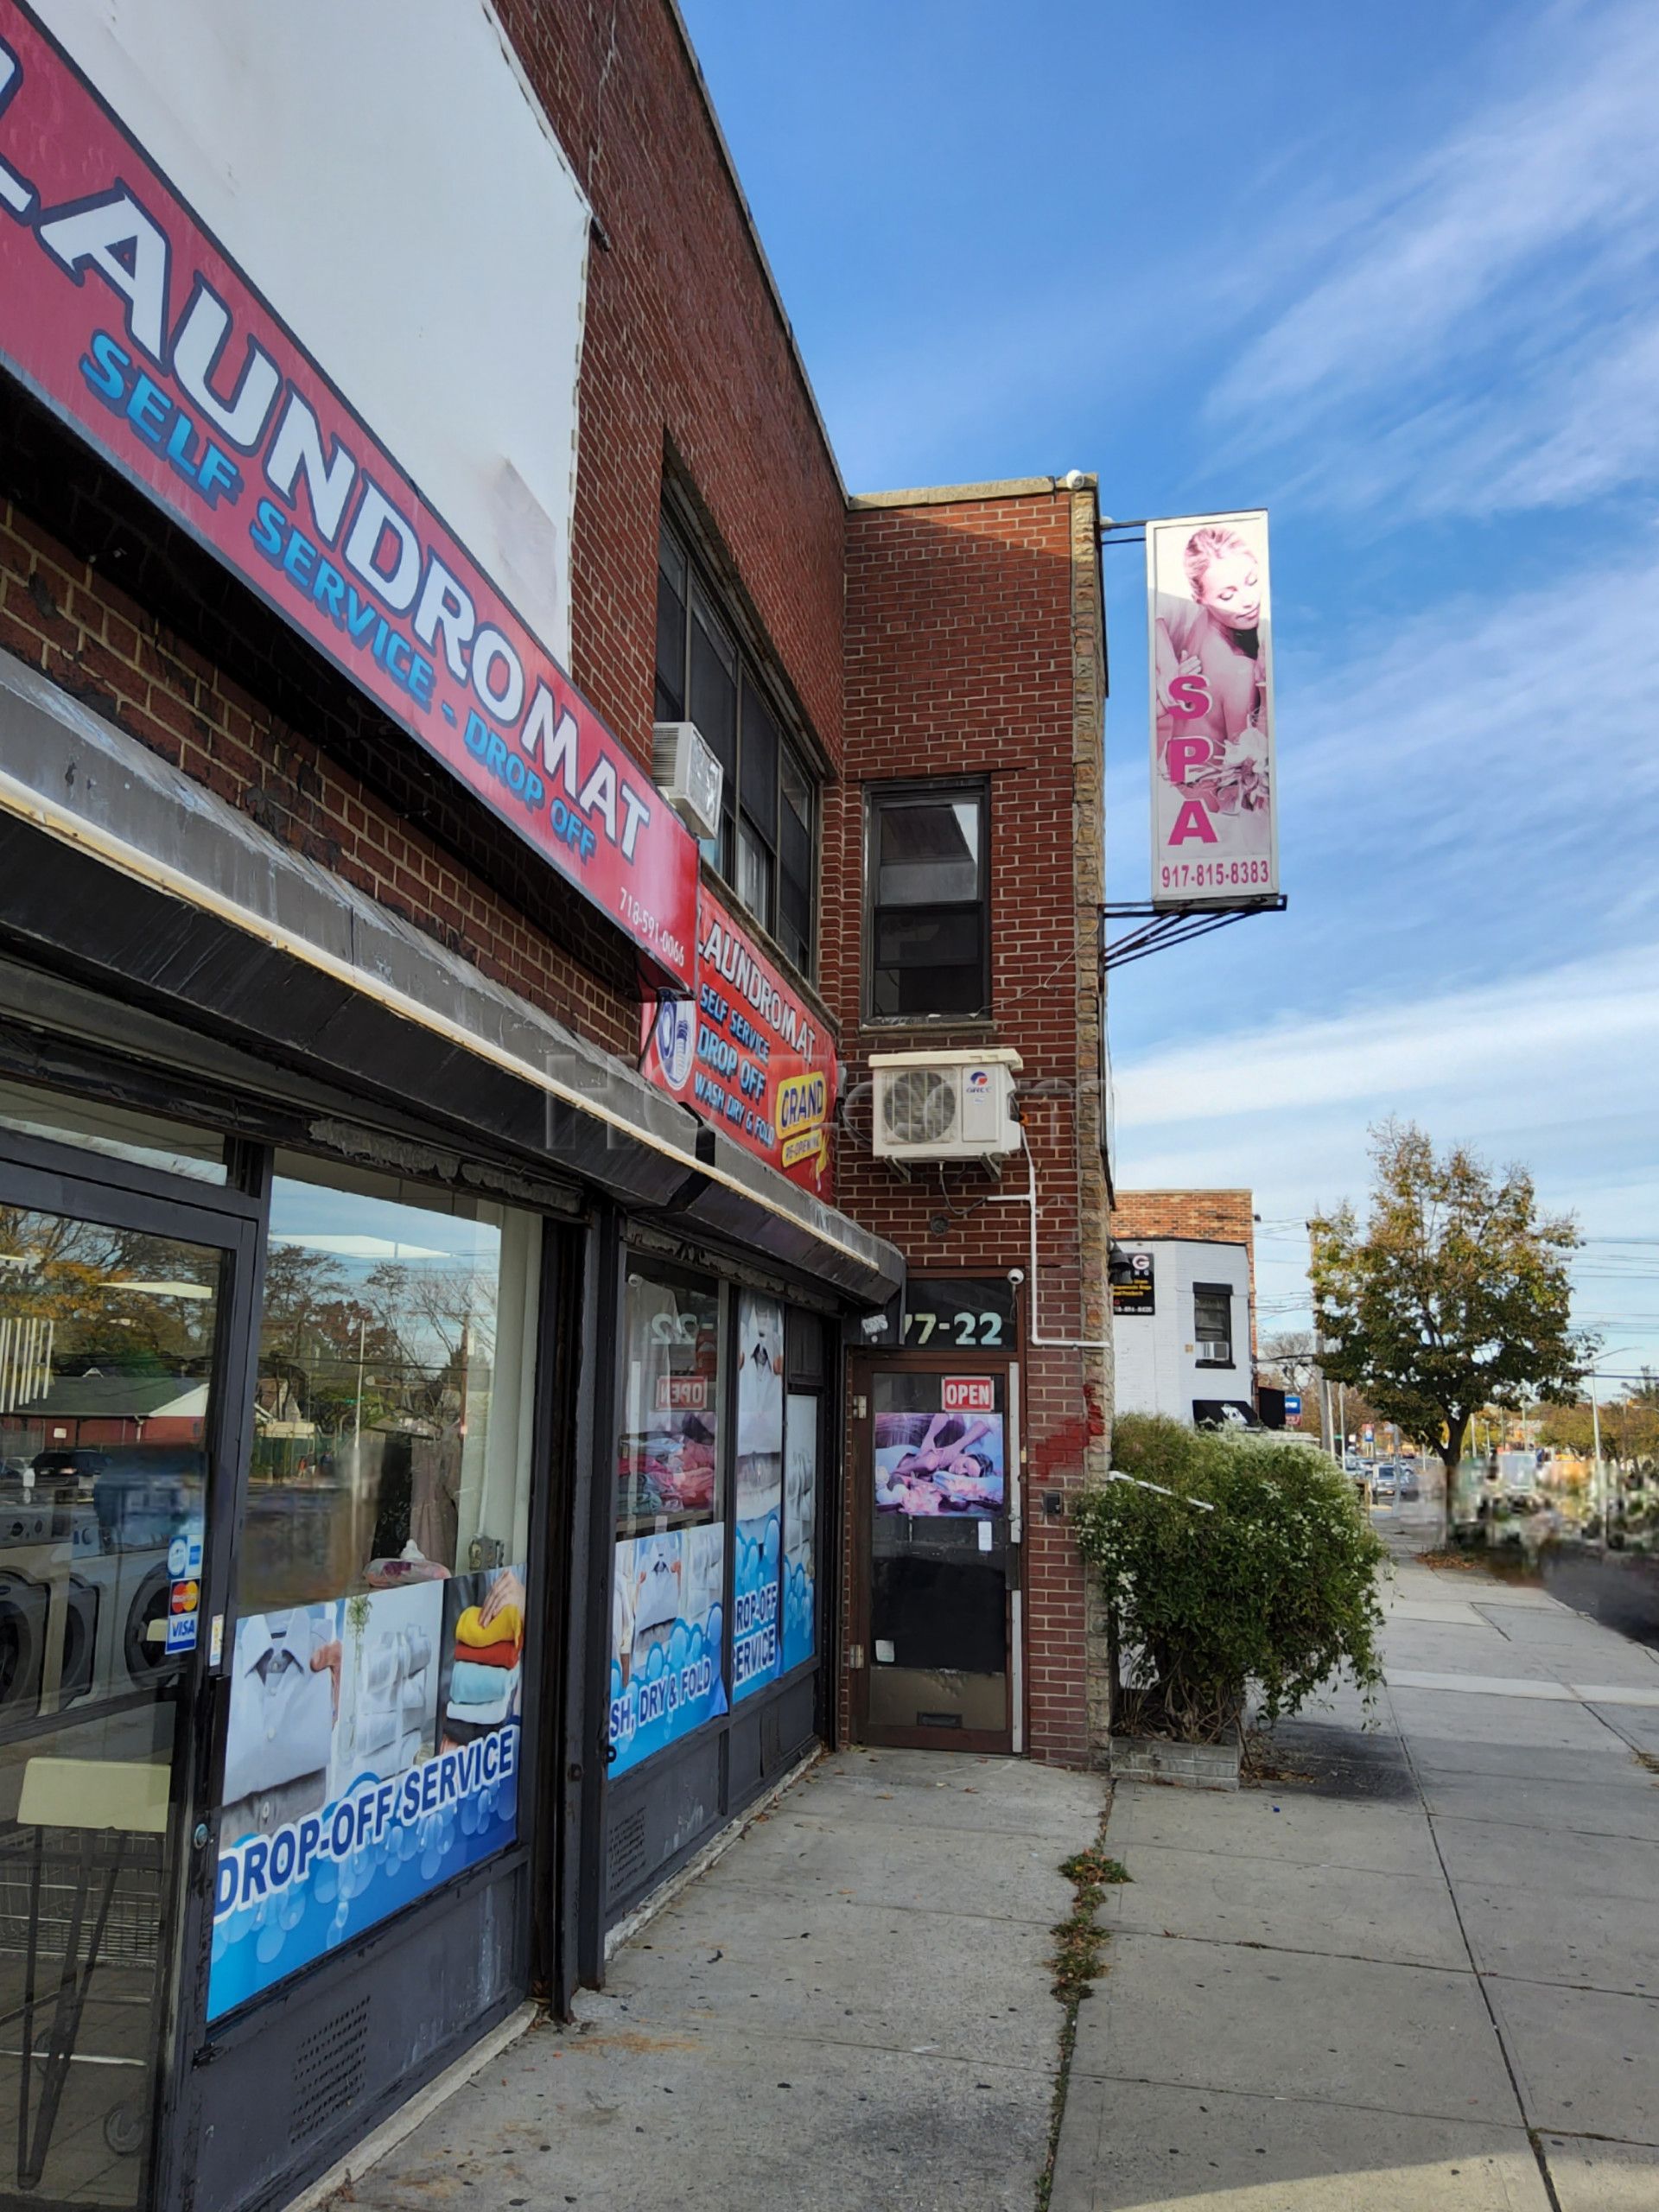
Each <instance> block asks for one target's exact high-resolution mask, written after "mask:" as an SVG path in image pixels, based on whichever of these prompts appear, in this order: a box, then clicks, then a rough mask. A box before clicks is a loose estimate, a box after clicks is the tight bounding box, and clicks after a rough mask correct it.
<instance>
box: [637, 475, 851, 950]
mask: <svg viewBox="0 0 1659 2212" xmlns="http://www.w3.org/2000/svg"><path fill="white" fill-rule="evenodd" d="M664 548H667V549H669V550H670V552H671V556H672V557H673V560H674V562H675V563H676V565H677V569H678V572H679V573H678V576H677V577H675V576H670V579H669V580H670V582H671V585H673V586H674V587H675V588H676V589H677V595H678V605H677V608H675V609H674V610H673V613H671V614H665V605H664V590H663V580H664V575H666V574H667V573H668V561H667V559H666V558H665V555H664ZM699 626H701V628H702V631H703V632H705V633H706V635H707V636H708V637H709V639H710V640H711V641H712V642H713V644H714V645H715V658H716V659H719V660H721V662H722V664H725V663H726V655H725V654H724V653H721V652H720V650H719V648H720V647H721V646H722V645H723V646H724V647H726V648H728V651H729V655H730V658H729V664H728V665H729V672H730V675H731V680H732V689H733V695H734V696H733V710H732V728H731V732H730V735H729V739H728V737H727V735H726V734H725V733H724V732H723V731H720V732H716V731H715V730H713V729H712V728H704V726H703V724H702V722H700V721H698V717H697V703H698V702H697V699H696V691H695V675H696V644H697V632H698V629H699ZM676 633H677V644H678V654H679V667H678V670H677V672H676V671H673V670H668V671H664V661H663V655H664V651H665V650H670V651H671V649H672V647H673V645H675V643H676ZM747 634H748V632H747V626H746V625H745V624H743V623H742V622H741V621H740V620H738V618H737V615H736V613H735V612H734V608H733V607H732V603H731V600H730V596H729V594H726V593H723V592H721V590H720V588H718V586H717V585H716V584H715V582H714V581H713V580H712V578H711V576H710V575H709V569H708V567H707V565H706V563H703V562H702V560H700V559H699V557H698V555H697V552H696V547H695V544H694V543H693V540H692V537H691V534H690V531H687V530H686V529H685V528H684V527H683V524H681V523H680V522H679V521H678V519H677V517H676V516H675V514H674V513H673V512H671V510H670V509H669V508H668V507H666V506H665V507H664V510H663V512H662V514H661V516H660V518H659V520H658V612H657V646H656V653H657V660H656V679H655V680H656V690H655V704H654V708H653V712H654V713H655V715H656V716H657V719H658V721H663V720H671V721H694V722H697V723H698V728H700V729H702V734H703V736H704V738H705V739H706V740H707V741H709V744H710V746H711V747H713V749H714V751H715V753H716V755H717V756H718V757H719V758H720V760H721V766H722V767H723V768H724V770H725V780H724V787H723V790H722V791H721V823H720V832H719V835H718V836H715V837H713V838H709V839H708V840H706V841H705V842H703V843H702V846H701V848H700V849H701V851H702V856H703V858H704V859H705V860H706V861H708V862H709V866H710V867H711V868H713V869H714V871H715V874H716V875H717V876H718V877H719V878H720V880H721V882H722V883H723V884H724V885H725V887H726V888H727V889H728V891H729V892H730V893H731V895H732V897H733V899H734V900H735V902H736V903H737V905H738V906H740V907H741V909H742V911H743V912H744V913H745V914H746V915H747V916H748V918H750V919H751V920H752V921H753V922H754V923H755V924H756V925H758V926H759V927H760V929H761V930H762V931H764V932H765V934H766V938H767V939H768V940H769V942H770V943H771V944H774V945H776V947H777V948H778V950H779V951H780V952H781V953H782V954H783V956H784V957H785V960H786V961H788V962H789V963H790V964H791V966H792V967H793V968H794V969H796V971H797V972H798V974H799V975H801V976H804V978H805V980H806V981H807V982H809V983H812V982H816V981H817V963H818V949H819V929H818V887H819V880H820V868H821V849H822V842H823V840H822V832H823V778H822V777H821V776H820V775H819V773H818V772H817V768H816V766H814V764H813V760H812V756H811V753H810V751H809V749H808V747H806V745H805V744H804V742H803V741H802V733H801V732H800V731H799V729H798V724H797V722H796V719H795V717H794V716H793V715H791V713H790V712H789V711H788V710H787V709H786V708H785V706H784V704H783V702H782V698H781V691H782V686H781V685H780V684H779V682H778V681H777V679H776V677H775V674H774V672H773V671H772V667H771V665H770V664H768V662H767V661H766V658H764V657H763V656H762V655H761V654H760V653H758V652H756V651H755V650H754V649H753V647H752V646H751V645H748V644H747V642H746V640H747ZM676 674H677V681H676V680H675V678H676ZM751 725H753V736H751V735H750V730H751ZM746 742H747V743H749V744H751V745H753V746H756V747H759V746H760V745H762V744H764V745H765V746H766V748H767V749H768V750H770V751H772V761H771V773H770V783H771V789H770V791H769V793H764V794H763V793H760V792H759V791H758V790H757V784H758V783H759V782H760V781H764V780H765V771H764V769H762V771H761V774H760V778H757V777H756V775H755V774H754V773H753V769H754V767H755V766H756V763H755V760H754V759H753V755H752V756H751V758H750V760H748V761H747V763H746V760H745V745H746ZM728 751H729V753H730V758H729V760H728V758H727V753H728ZM746 766H748V767H749V768H750V770H751V773H750V775H749V777H748V789H747V791H746V789H745V773H744V772H745V767H746ZM791 779H792V780H793V782H794V784H795V785H796V788H797V789H798V791H800V792H802V793H804V797H805V800H806V809H807V817H808V818H807V819H806V822H805V823H804V829H805V842H806V861H807V874H806V877H805V879H804V881H803V880H800V878H799V876H798V871H795V870H793V869H791V872H790V874H789V877H788V880H787V884H786V882H785V872H784V866H785V864H784V855H785V846H786V842H787V843H789V844H792V845H793V846H794V847H795V848H796V849H797V850H798V848H799V844H800V836H799V829H800V826H801V815H800V810H799V809H798V807H795V806H793V805H792V804H791V800H790V798H789V797H788V796H787V791H788V787H789V785H790V783H791ZM757 799H760V801H761V803H760V804H757ZM766 800H769V803H770V804H769V810H770V815H771V819H770V820H769V821H768V820H766V819H765V818H763V817H764V816H765V814H766V811H767V806H766V804H765V802H766ZM785 810H788V812H789V813H790V815H791V816H792V818H793V819H792V824H791V823H786V822H785ZM746 855H758V860H759V867H760V873H761V875H762V878H763V881H762V883H761V886H760V897H759V899H756V898H754V897H753V895H749V896H746V895H745V885H744V874H745V857H746ZM748 888H749V890H750V891H751V893H752V892H753V886H752V885H751V886H750V887H748ZM786 891H787V892H788V893H790V894H791V895H790V896H789V898H788V905H789V906H790V908H791V909H792V910H793V911H791V912H785V900H786ZM803 898H804V909H805V911H804V924H805V926H804V929H803V928H802V927H801V921H802V919H803V917H802V916H801V914H800V912H799V908H800V906H801V905H802V901H803Z"/></svg>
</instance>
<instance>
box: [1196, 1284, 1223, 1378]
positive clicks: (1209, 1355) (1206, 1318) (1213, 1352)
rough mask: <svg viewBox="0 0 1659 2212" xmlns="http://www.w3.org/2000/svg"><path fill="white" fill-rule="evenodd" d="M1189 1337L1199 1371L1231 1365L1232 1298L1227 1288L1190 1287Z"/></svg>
mask: <svg viewBox="0 0 1659 2212" xmlns="http://www.w3.org/2000/svg"><path fill="white" fill-rule="evenodd" d="M1192 1335H1193V1339H1194V1343H1195V1345H1196V1356H1197V1360H1198V1365H1199V1366H1200V1367H1230V1366H1231V1365H1232V1363H1233V1294H1232V1288H1231V1286H1230V1284H1227V1283H1224V1282H1195V1283H1194V1284H1193V1286H1192Z"/></svg>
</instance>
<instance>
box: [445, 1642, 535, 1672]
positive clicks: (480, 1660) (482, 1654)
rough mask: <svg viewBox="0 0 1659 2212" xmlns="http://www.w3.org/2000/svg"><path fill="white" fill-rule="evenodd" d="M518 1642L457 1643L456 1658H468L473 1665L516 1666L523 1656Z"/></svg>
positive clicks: (521, 1646)
mask: <svg viewBox="0 0 1659 2212" xmlns="http://www.w3.org/2000/svg"><path fill="white" fill-rule="evenodd" d="M523 1654H524V1646H523V1645H522V1644H520V1643H483V1644H479V1643H457V1644H456V1646H455V1656H456V1658H457V1659H466V1660H469V1661H470V1662H471V1663H472V1664H473V1665H474V1667H516V1666H517V1665H518V1662H519V1659H520V1658H521V1657H522V1656H523Z"/></svg>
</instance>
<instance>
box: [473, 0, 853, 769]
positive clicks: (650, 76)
mask: <svg viewBox="0 0 1659 2212" xmlns="http://www.w3.org/2000/svg"><path fill="white" fill-rule="evenodd" d="M501 15H502V18H503V21H504V22H505V26H506V29H507V30H508V33H509V35H511V36H512V40H513V42H514V44H515V45H516V46H517V48H518V53H519V55H520V58H521V59H522V60H523V62H524V67H525V69H526V71H527V73H528V74H529V76H530V79H531V83H532V84H533V85H534V86H535V87H536V89H537V92H538V93H539V95H540V97H541V99H542V101H543V105H544V106H545V107H546V109H547V111H548V114H549V117H550V120H551V122H552V124H553V127H554V129H555V130H556V132H557V133H558V136H559V139H560V143H562V144H563V147H564V149H565V151H566V152H567V154H569V157H570V159H571V161H572V162H573V163H574V164H575V170H576V174H577V175H578V177H579V178H580V179H581V180H582V183H583V185H584V186H585V188H586V189H587V192H588V198H589V200H591V202H592V204H593V208H594V214H595V216H596V218H597V219H598V221H599V223H600V224H601V226H602V230H603V233H604V237H605V238H606V239H607V241H608V246H607V247H601V245H600V244H599V243H598V242H597V241H595V244H594V250H593V251H592V254H591V256H590V258H589V264H588V321H587V330H586V334H585V336H584V339H583V342H582V409H581V412H582V442H581V449H580V467H579V470H578V474H577V481H576V513H575V545H574V557H575V629H574V638H573V658H574V661H575V666H574V668H573V670H572V671H571V672H572V674H573V675H574V676H575V679H576V682H577V683H579V684H580V685H581V686H582V690H584V691H586V692H587V693H588V696H589V697H590V698H591V699H592V700H593V701H594V704H595V705H596V706H597V707H599V708H600V709H601V712H602V713H604V714H605V715H607V718H608V719H609V720H610V721H611V724H612V726H613V728H615V729H616V730H617V731H618V733H619V734H620V735H622V736H624V737H625V738H626V740H627V741H628V742H630V743H632V744H639V745H642V746H644V745H648V742H649V738H650V728H651V695H652V655H653V648H654V640H655V635H656V613H657V514H658V487H659V486H660V483H661V479H662V470H663V460H664V448H665V447H666V448H671V449H672V451H673V453H674V454H675V456H676V458H677V463H678V465H679V467H681V468H683V471H684V472H685V473H686V474H688V475H689V477H690V480H691V483H692V484H693V486H695V488H696V493H697V495H698V497H699V499H700V500H701V502H702V505H704V506H705V507H706V509H707V512H708V515H709V520H710V521H711V523H712V524H713V527H714V529H715V532H716V533H717V535H718V537H719V539H720V540H721V542H722V543H723V544H724V547H725V550H726V551H727V552H728V554H729V555H730V556H731V559H732V561H733V563H734V564H735V567H736V569H737V572H738V574H739V575H741V580H742V584H743V587H744V588H746V589H747V594H748V595H749V597H750V598H751V599H752V600H753V605H754V609H755V612H756V613H757V614H758V616H759V619H760V623H761V625H762V626H763V627H764V629H765V632H766V635H767V636H768V637H769V639H771V642H772V645H773V646H774V647H775V648H776V650H777V652H778V654H779V658H780V659H781V661H782V664H783V666H784V668H785V671H786V673H787V675H788V677H789V678H790V680H791V682H792V683H793V684H794V686H795V688H796V690H797V692H798V696H799V701H800V703H801V704H802V706H803V707H804V710H805V713H806V715H807V716H808V718H809V720H810V723H811V725H812V727H813V728H814V729H815V731H816V732H817V735H818V737H819V738H820V739H821V740H822V741H823V745H824V747H825V748H826V750H827V752H828V753H829V759H830V760H831V763H832V764H833V763H836V762H837V761H838V760H839V753H840V721H841V683H842V657H841V609H842V494H841V488H840V485H839V482H838V480H837V478H836V472H835V467H834V464H833V462H832V461H831V460H830V458H829V454H828V452H827V450H826V448H825V446H824V443H823V437H822V435H821V433H820V431H819V429H818V426H817V420H816V417H815V416H814V413H813V410H812V405H811V402H810V396H809V394H808V392H807V391H806V388H805V385H804V383H803V381H802V378H801V376H800V373H799V371H798V367H797V365H796V364H795V361H794V359H793V356H792V354H791V349H790V343H789V336H788V332H787V328H786V326H785V323H784V322H783V321H782V318H781V317H780V315H779V312H778V309H777V308H776V306H775V304H774V302H773V301H772V297H771V296H770V294H769V292H768V290H767V288H766V280H765V277H764V274H763V271H762V268H761V264H760V257H759V254H758V253H757V251H756V248H755V245H754V241H753V238H752V237H751V235H750V232H749V229H748V226H747V219H746V213H745V209H744V207H743V205H742V203H741V200H740V199H739V197H738V195H737V194H736V193H735V192H734V188H733V186H732V182H731V179H730V175H729V172H728V169H727V168H726V166H725V163H724V161H723V159H722V157H721V152H720V148H719V143H718V140H717V137H716V135H715V126H714V124H713V123H712V122H711V120H710V118H709V111H708V109H707V106H706V105H705V103H704V99H703V97H702V91H701V89H700V85H699V80H698V78H697V76H696V74H695V73H694V65H693V64H692V62H691V60H690V56H689V55H688V54H687V53H686V50H685V47H684V45H683V41H682V39H681V36H680V34H679V30H678V29H677V25H676V22H675V21H674V18H673V16H672V15H671V11H670V10H669V9H668V8H667V7H666V6H665V5H664V4H663V0H633V4H632V5H631V6H627V7H622V8H618V7H614V6H613V5H612V4H611V0H603V4H600V0H560V4H558V5H556V6H549V5H548V4H547V0H502V5H501Z"/></svg>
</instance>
